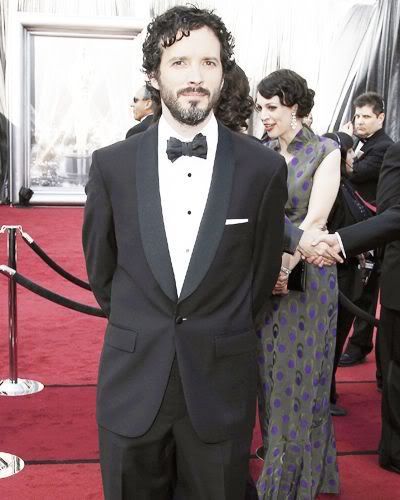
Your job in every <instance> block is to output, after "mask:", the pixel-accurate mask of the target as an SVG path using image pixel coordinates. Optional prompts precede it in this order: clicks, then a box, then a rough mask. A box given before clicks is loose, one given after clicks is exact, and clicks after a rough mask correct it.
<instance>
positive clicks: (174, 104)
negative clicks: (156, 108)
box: [159, 84, 220, 126]
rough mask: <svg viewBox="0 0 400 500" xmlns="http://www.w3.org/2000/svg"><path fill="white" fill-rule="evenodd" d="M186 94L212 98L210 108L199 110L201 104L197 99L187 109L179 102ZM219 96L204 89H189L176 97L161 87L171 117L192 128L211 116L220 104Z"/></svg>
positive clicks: (163, 99)
mask: <svg viewBox="0 0 400 500" xmlns="http://www.w3.org/2000/svg"><path fill="white" fill-rule="evenodd" d="M159 85H160V84H159ZM186 92H198V93H202V94H205V95H208V96H209V97H210V99H209V101H208V106H207V107H206V108H199V104H200V103H199V101H198V100H197V99H196V100H193V101H189V106H188V107H187V108H185V107H183V106H182V104H181V103H180V102H179V101H178V97H179V96H180V95H181V94H184V93H186ZM219 94H220V93H219V92H214V93H213V94H211V93H210V91H209V90H207V89H205V88H203V87H187V88H185V89H182V90H180V91H178V93H177V96H176V97H175V96H174V95H173V94H172V92H170V91H169V90H167V89H166V88H165V87H163V86H162V85H160V96H161V99H162V101H163V102H164V104H165V105H166V106H167V108H168V109H169V111H170V113H171V115H172V116H173V117H174V118H175V120H177V121H178V122H180V123H183V124H185V125H191V126H194V125H198V124H199V123H201V122H203V121H204V120H205V119H206V118H207V116H208V115H209V114H210V111H211V110H212V109H213V107H214V106H215V104H216V103H217V102H218V99H219Z"/></svg>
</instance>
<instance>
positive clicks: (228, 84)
mask: <svg viewBox="0 0 400 500" xmlns="http://www.w3.org/2000/svg"><path fill="white" fill-rule="evenodd" d="M253 110H254V101H253V99H252V98H251V97H250V85H249V80H248V79H247V76H246V73H245V72H244V71H243V70H242V68H241V67H240V66H238V65H237V64H235V65H234V66H233V68H232V69H231V70H230V71H228V72H227V73H226V74H225V80H224V86H223V87H222V90H221V96H220V98H219V101H218V103H217V105H216V106H215V109H214V112H215V116H216V117H217V118H218V119H219V120H220V121H221V122H222V123H223V124H224V125H226V126H227V127H228V128H230V129H231V130H234V131H235V132H240V131H241V130H243V129H244V130H247V127H248V125H247V120H248V119H249V118H250V115H251V113H252V112H253Z"/></svg>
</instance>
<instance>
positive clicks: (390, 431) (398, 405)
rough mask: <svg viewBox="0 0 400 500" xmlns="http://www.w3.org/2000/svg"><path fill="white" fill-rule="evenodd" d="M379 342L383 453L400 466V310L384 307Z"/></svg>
mask: <svg viewBox="0 0 400 500" xmlns="http://www.w3.org/2000/svg"><path fill="white" fill-rule="evenodd" d="M378 341H379V345H380V357H381V362H382V375H383V377H382V382H383V390H382V434H381V442H380V447H379V455H380V460H381V462H382V463H383V464H392V465H395V466H396V467H398V468H400V311H394V310H392V309H388V308H386V307H384V306H382V309H381V319H380V325H379V336H378Z"/></svg>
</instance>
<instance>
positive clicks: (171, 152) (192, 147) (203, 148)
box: [167, 134, 207, 161]
mask: <svg viewBox="0 0 400 500" xmlns="http://www.w3.org/2000/svg"><path fill="white" fill-rule="evenodd" d="M167 155H168V160H170V161H175V160H177V159H178V158H180V157H181V156H198V157H199V158H204V159H206V158H207V139H206V138H205V136H204V135H203V134H197V135H196V136H195V137H194V139H193V141H192V142H182V141H180V140H179V139H176V138H175V137H170V138H169V139H168V141H167Z"/></svg>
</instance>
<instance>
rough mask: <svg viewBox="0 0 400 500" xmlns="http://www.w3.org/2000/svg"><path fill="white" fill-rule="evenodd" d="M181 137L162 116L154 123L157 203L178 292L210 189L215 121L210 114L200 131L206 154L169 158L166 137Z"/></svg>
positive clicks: (216, 139) (215, 140)
mask: <svg viewBox="0 0 400 500" xmlns="http://www.w3.org/2000/svg"><path fill="white" fill-rule="evenodd" d="M198 133H199V132H198V131H197V132H196V134H194V135H193V137H189V138H188V137H186V138H184V137H181V136H180V135H179V133H178V132H176V131H175V130H174V129H173V128H172V127H171V126H170V125H169V124H168V123H167V121H166V120H165V118H164V117H163V116H161V118H160V122H159V125H158V176H159V185H160V197H161V207H162V213H163V219H164V227H165V233H166V236H167V242H168V248H169V254H170V258H171V262H172V268H173V271H174V275H175V283H176V290H177V293H178V296H179V294H180V292H181V290H182V286H183V282H184V280H185V276H186V272H187V270H188V267H189V262H190V258H191V256H192V252H193V248H194V244H195V242H196V238H197V233H198V231H199V226H200V222H201V219H202V217H203V213H204V209H205V206H206V202H207V197H208V192H209V190H210V184H211V177H212V173H213V169H214V160H215V153H216V150H217V144H218V123H217V120H216V119H215V117H214V115H212V117H211V119H210V120H209V122H208V123H207V124H206V125H205V127H204V128H203V130H201V131H200V133H202V134H203V135H204V136H206V138H207V148H208V149H207V158H206V159H203V158H198V157H196V156H181V157H180V158H178V159H177V160H175V161H174V162H171V161H170V160H169V159H168V156H167V152H166V151H167V140H168V139H169V138H170V137H175V138H176V139H179V140H180V141H182V142H190V141H192V140H193V138H194V136H195V135H197V134H198Z"/></svg>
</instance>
